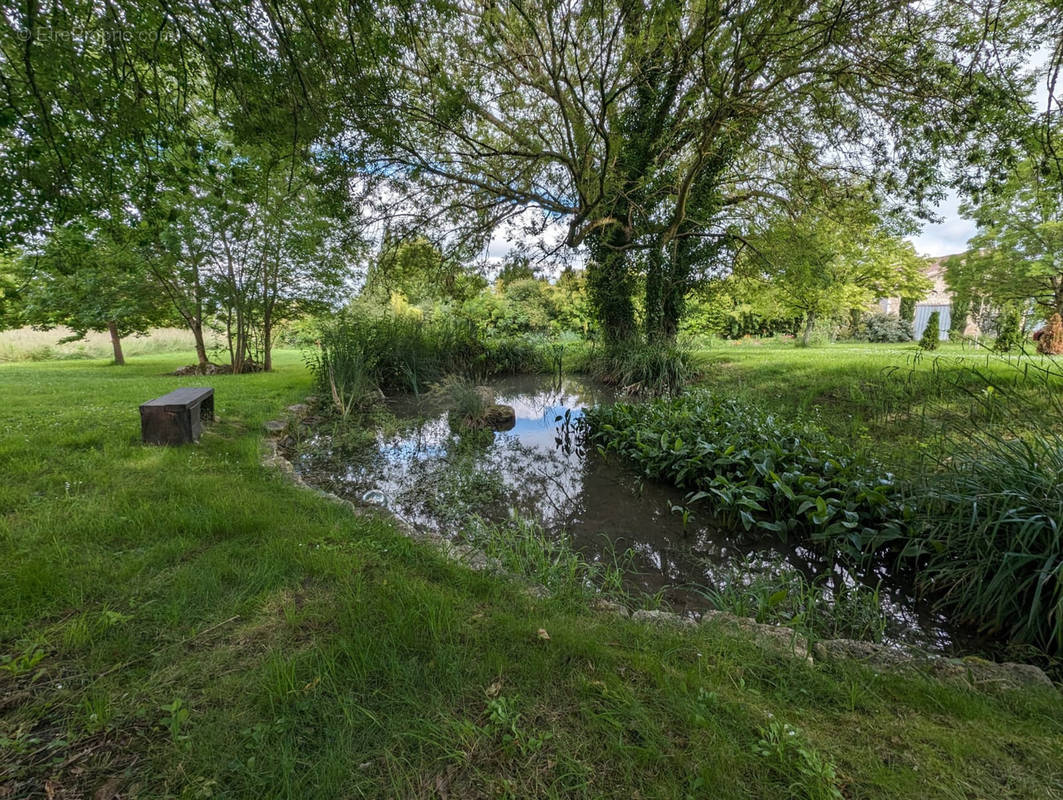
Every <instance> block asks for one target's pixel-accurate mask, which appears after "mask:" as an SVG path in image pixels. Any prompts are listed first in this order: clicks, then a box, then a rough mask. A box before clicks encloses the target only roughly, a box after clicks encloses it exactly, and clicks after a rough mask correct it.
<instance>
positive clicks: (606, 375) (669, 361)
mask: <svg viewBox="0 0 1063 800" xmlns="http://www.w3.org/2000/svg"><path fill="white" fill-rule="evenodd" d="M576 369H577V370H578V371H580V372H584V373H586V374H588V375H590V376H591V377H592V378H594V379H595V380H598V381H601V382H602V383H603V384H605V385H607V386H614V387H616V388H617V389H618V390H619V391H620V392H621V393H622V394H627V395H639V396H649V397H655V396H660V395H669V394H675V393H677V392H679V391H680V390H681V389H682V388H683V387H684V386H686V385H687V384H688V383H690V381H692V380H693V379H694V378H695V377H697V368H696V366H695V364H694V359H693V354H692V353H691V351H690V350H689V349H688V348H687V347H685V346H683V345H682V344H678V343H675V342H669V341H653V342H644V341H642V340H641V339H635V338H632V339H626V340H621V341H619V342H612V343H609V344H606V345H603V346H601V347H598V348H595V349H592V350H590V351H589V352H588V353H586V354H585V355H584V357H583V359H582V361H581V363H579V364H578V366H577V367H576Z"/></svg>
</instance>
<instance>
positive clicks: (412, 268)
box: [362, 237, 486, 306]
mask: <svg viewBox="0 0 1063 800" xmlns="http://www.w3.org/2000/svg"><path fill="white" fill-rule="evenodd" d="M485 285H486V281H484V280H483V278H482V277H480V276H478V275H475V274H472V273H470V272H467V271H465V270H464V269H463V267H462V265H461V262H460V261H458V260H457V258H456V257H454V256H453V255H446V254H444V253H443V252H442V251H441V250H440V249H439V248H438V247H436V246H435V245H434V244H432V243H431V242H430V241H428V240H427V239H425V238H424V237H418V238H416V239H413V240H410V241H401V242H392V241H385V242H384V244H383V245H382V246H381V248H380V253H379V254H378V256H377V258H376V259H375V260H374V261H373V263H372V264H371V265H370V267H369V272H368V274H367V275H366V279H365V286H364V287H363V288H362V296H363V297H365V298H367V299H370V300H372V301H375V302H377V303H380V302H387V301H388V300H389V299H390V298H391V296H392V295H393V294H401V295H402V296H403V297H404V298H405V299H406V301H407V302H409V303H410V304H411V305H415V306H421V305H424V304H428V303H431V302H458V303H460V302H462V301H464V300H467V299H468V298H470V297H472V296H473V295H475V294H476V293H477V292H479V291H481V290H482V289H483V288H484V287H485Z"/></svg>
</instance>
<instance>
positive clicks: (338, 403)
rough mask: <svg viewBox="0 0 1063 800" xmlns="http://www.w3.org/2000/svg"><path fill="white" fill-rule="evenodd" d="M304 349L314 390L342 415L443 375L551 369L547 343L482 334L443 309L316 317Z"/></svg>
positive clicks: (481, 375) (480, 375) (424, 387)
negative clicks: (425, 314) (428, 315)
mask: <svg viewBox="0 0 1063 800" xmlns="http://www.w3.org/2000/svg"><path fill="white" fill-rule="evenodd" d="M316 342H317V347H316V348H315V349H313V350H311V351H310V353H309V354H308V355H307V356H306V362H307V366H308V367H309V369H310V370H311V372H312V373H313V374H314V378H315V382H316V388H317V392H318V394H319V395H320V396H321V397H324V398H328V399H329V400H330V401H331V404H332V407H333V408H334V410H335V411H336V412H337V413H339V414H340V415H341V416H347V415H349V414H350V413H351V412H352V411H353V410H355V409H357V408H359V407H361V406H364V405H365V403H366V402H367V401H368V400H369V399H371V398H372V397H373V396H374V395H376V396H379V394H380V393H385V394H392V393H407V392H409V393H413V394H421V393H422V392H425V391H428V390H429V389H430V387H431V386H432V384H434V383H436V382H438V381H440V380H442V379H443V378H444V377H445V376H447V375H464V376H468V377H469V378H470V379H473V380H482V379H484V378H487V377H492V376H496V375H509V374H517V373H543V372H548V371H550V370H551V368H552V366H553V358H552V355H551V353H550V351H549V349H548V346H547V345H546V344H545V343H544V342H542V341H539V340H535V339H531V338H526V337H488V336H486V335H484V334H483V333H481V332H479V331H477V330H476V328H475V327H474V326H473V325H470V324H468V323H466V322H463V321H460V320H455V319H450V318H446V317H440V318H433V319H432V320H428V321H426V320H422V319H419V318H416V317H409V316H405V317H404V316H400V315H383V316H379V317H369V316H366V315H359V314H355V313H353V312H348V313H344V314H341V315H339V317H338V318H336V319H333V320H330V321H328V322H325V323H323V324H322V326H321V328H320V331H319V335H318V337H317V340H316Z"/></svg>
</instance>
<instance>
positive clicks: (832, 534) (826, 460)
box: [584, 391, 904, 554]
mask: <svg viewBox="0 0 1063 800" xmlns="http://www.w3.org/2000/svg"><path fill="white" fill-rule="evenodd" d="M584 418H585V419H586V420H587V425H588V426H589V434H590V438H591V441H592V442H593V443H594V444H596V445H597V446H598V447H599V448H600V449H601V450H603V451H607V452H613V453H616V454H617V455H620V456H622V457H624V458H627V459H629V460H631V461H632V462H634V463H635V464H636V465H638V466H639V467H640V468H641V470H642V472H643V474H645V475H646V476H647V477H652V478H657V479H661V480H666V481H669V482H670V483H673V484H674V485H676V486H678V487H680V488H684V489H689V490H690V492H691V493H690V495H689V496H688V502H691V503H695V502H699V501H704V502H707V503H709V504H711V505H712V506H713V508H714V510H715V511H716V512H717V513H719V514H722V515H723V516H725V517H728V516H729V517H730V518H731V519H732V520H733V521H734V522H735V523H738V524H741V525H742V526H743V527H744V528H745V529H746V530H750V529H754V528H757V529H760V530H765V531H772V532H775V533H778V534H780V535H781V536H789V535H794V534H799V535H803V536H808V535H814V536H816V537H818V538H819V539H821V540H829V541H830V543H831V546H833V547H838V548H840V549H843V550H845V551H847V552H851V553H854V554H858V553H860V552H862V550H863V545H864V541H865V540H866V539H867V537H869V536H872V535H874V534H875V533H876V532H878V531H879V530H880V529H882V528H884V527H886V528H890V529H892V528H894V527H896V526H898V525H899V523H900V522H901V520H902V518H903V516H904V509H903V508H902V506H901V505H900V503H899V498H898V494H897V487H896V484H895V479H894V477H893V475H892V474H890V473H889V472H887V471H885V470H884V469H883V468H882V467H880V466H879V465H878V464H877V463H875V462H874V461H873V460H871V459H870V458H869V457H867V456H865V455H863V454H861V453H858V452H856V451H855V450H854V449H853V448H852V447H851V446H849V445H847V444H846V443H845V442H843V441H841V440H838V439H835V438H833V437H831V436H829V435H828V434H826V433H824V432H823V431H820V430H818V429H816V428H814V427H812V426H810V425H806V424H800V423H794V422H788V421H784V420H782V419H780V418H779V417H777V416H776V415H773V414H769V413H767V412H764V411H762V410H760V409H757V408H755V407H753V406H750V405H746V404H744V403H741V402H739V401H737V400H733V399H724V398H720V397H717V396H715V395H712V394H709V393H708V392H705V391H695V392H691V393H689V394H685V395H682V396H680V397H676V398H672V399H659V400H656V401H654V402H651V403H641V404H631V403H617V404H616V405H613V406H609V407H598V408H595V409H591V410H590V411H588V412H587V413H586V415H585V417H584Z"/></svg>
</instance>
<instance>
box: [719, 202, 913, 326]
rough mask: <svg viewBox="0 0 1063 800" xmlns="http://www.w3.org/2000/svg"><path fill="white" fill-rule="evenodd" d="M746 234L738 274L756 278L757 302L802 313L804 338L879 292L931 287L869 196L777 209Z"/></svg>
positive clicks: (906, 292) (887, 294)
mask: <svg viewBox="0 0 1063 800" xmlns="http://www.w3.org/2000/svg"><path fill="white" fill-rule="evenodd" d="M850 191H855V190H853V189H851V188H850ZM752 241H753V247H752V248H750V250H749V251H748V253H747V254H746V255H745V257H744V258H743V259H741V260H740V262H739V264H738V266H737V270H738V271H739V274H741V275H744V276H745V277H746V278H747V280H748V281H750V282H752V283H753V284H759V287H758V289H759V294H761V295H762V297H763V300H762V301H761V302H765V301H766V302H767V304H768V306H769V307H771V306H776V307H778V308H779V309H781V310H782V316H787V317H791V318H793V317H800V318H802V319H804V321H805V328H804V337H803V343H804V344H805V345H808V344H810V340H811V338H812V334H813V332H814V330H815V328H816V325H817V324H819V323H824V322H830V321H832V320H841V319H844V318H845V317H846V316H848V315H849V313H850V311H851V310H852V309H854V308H855V309H859V308H865V307H867V306H869V305H870V304H871V303H872V302H873V301H874V300H875V299H876V298H879V297H890V296H894V295H898V294H902V295H912V294H916V293H925V291H926V290H927V289H929V288H930V284H929V281H928V279H927V278H926V276H925V275H924V274H923V273H924V266H925V262H924V261H923V259H921V258H919V257H918V256H917V255H916V253H915V249H914V248H913V247H912V245H911V244H910V243H909V242H905V241H903V240H902V239H901V238H900V237H899V236H898V235H897V233H896V232H895V231H893V230H891V228H890V226H889V224H887V220H886V219H885V218H884V213H883V211H882V210H881V209H880V208H879V207H878V205H877V204H876V203H875V202H874V200H873V199H872V198H871V197H850V198H848V199H847V200H846V201H838V200H837V199H836V198H833V197H828V198H820V199H818V200H817V201H816V202H815V203H812V204H810V205H809V206H808V207H807V208H804V209H802V211H801V213H800V214H799V215H796V216H791V215H781V214H780V215H779V216H778V218H776V219H773V220H771V222H770V224H769V225H768V226H767V227H766V229H765V230H763V231H760V232H759V233H758V234H757V235H756V236H754V237H752Z"/></svg>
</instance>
